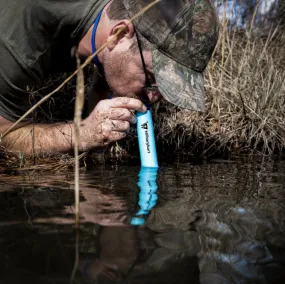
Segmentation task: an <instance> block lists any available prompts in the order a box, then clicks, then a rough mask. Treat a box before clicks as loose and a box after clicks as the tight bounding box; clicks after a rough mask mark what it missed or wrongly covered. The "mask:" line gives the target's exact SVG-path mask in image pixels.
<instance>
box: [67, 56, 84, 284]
mask: <svg viewBox="0 0 285 284" xmlns="http://www.w3.org/2000/svg"><path fill="white" fill-rule="evenodd" d="M75 56H76V64H77V69H78V70H79V71H78V74H77V82H76V100H75V110H74V159H75V169H74V184H75V190H74V195H75V225H76V243H75V262H74V267H73V271H72V274H71V278H70V283H73V280H74V276H75V273H76V270H77V267H78V263H79V213H80V191H79V156H78V146H79V144H80V124H81V117H82V110H83V105H84V74H83V69H79V68H80V58H79V55H78V52H77V50H76V52H75Z"/></svg>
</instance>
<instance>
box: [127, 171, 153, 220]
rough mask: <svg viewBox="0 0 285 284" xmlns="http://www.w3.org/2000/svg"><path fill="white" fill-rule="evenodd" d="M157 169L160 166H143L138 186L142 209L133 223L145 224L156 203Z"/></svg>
mask: <svg viewBox="0 0 285 284" xmlns="http://www.w3.org/2000/svg"><path fill="white" fill-rule="evenodd" d="M157 171H158V168H146V167H141V170H140V173H139V181H138V186H139V188H140V193H139V202H138V204H139V206H140V210H139V211H138V212H137V213H136V216H135V217H133V218H132V220H131V224H132V225H143V224H144V218H145V217H146V216H147V215H148V213H149V212H150V210H151V209H152V208H153V207H154V206H155V204H156V201H157V194H156V191H157V184H156V177H157Z"/></svg>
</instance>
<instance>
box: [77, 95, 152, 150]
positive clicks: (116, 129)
mask: <svg viewBox="0 0 285 284" xmlns="http://www.w3.org/2000/svg"><path fill="white" fill-rule="evenodd" d="M146 110H147V109H146V107H145V105H144V104H143V103H142V102H141V101H140V100H138V99H134V98H127V97H118V98H114V99H111V100H102V101H100V102H99V103H98V104H97V106H96V107H95V108H94V110H93V111H92V112H91V114H90V115H89V116H88V117H87V118H86V119H85V120H84V121H83V122H82V127H81V147H80V148H81V150H83V151H84V150H89V149H92V148H96V147H100V146H107V145H108V144H109V143H111V142H113V141H117V140H120V139H122V138H124V137H125V136H126V133H127V132H128V131H129V130H130V124H134V123H136V117H135V115H134V112H135V111H139V112H146Z"/></svg>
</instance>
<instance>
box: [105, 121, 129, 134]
mask: <svg viewBox="0 0 285 284" xmlns="http://www.w3.org/2000/svg"><path fill="white" fill-rule="evenodd" d="M103 130H106V132H111V131H119V132H129V131H130V123H129V122H128V121H122V120H107V121H106V122H105V125H104V129H103Z"/></svg>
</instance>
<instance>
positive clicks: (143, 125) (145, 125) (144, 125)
mask: <svg viewBox="0 0 285 284" xmlns="http://www.w3.org/2000/svg"><path fill="white" fill-rule="evenodd" d="M141 128H142V129H146V130H147V129H148V125H147V122H145V123H143V124H142V125H141Z"/></svg>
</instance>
